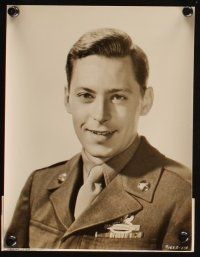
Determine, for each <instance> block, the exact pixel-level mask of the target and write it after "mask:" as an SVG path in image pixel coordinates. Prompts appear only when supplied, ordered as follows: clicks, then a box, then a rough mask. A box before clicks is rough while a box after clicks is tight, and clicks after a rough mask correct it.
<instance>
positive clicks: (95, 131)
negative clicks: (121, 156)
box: [86, 129, 116, 136]
mask: <svg viewBox="0 0 200 257" xmlns="http://www.w3.org/2000/svg"><path fill="white" fill-rule="evenodd" d="M86 130H87V131H89V132H91V133H93V134H95V135H99V136H111V135H113V134H114V133H115V132H116V130H113V131H109V130H106V131H99V130H92V129H86Z"/></svg>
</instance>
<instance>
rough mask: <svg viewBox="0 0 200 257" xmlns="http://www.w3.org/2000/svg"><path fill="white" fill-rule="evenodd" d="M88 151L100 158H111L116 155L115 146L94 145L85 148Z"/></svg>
mask: <svg viewBox="0 0 200 257" xmlns="http://www.w3.org/2000/svg"><path fill="white" fill-rule="evenodd" d="M85 150H86V152H87V153H89V154H90V155H91V156H92V157H95V158H100V159H110V158H112V157H113V156H114V155H115V150H114V149H113V148H108V147H105V146H101V145H100V146H99V145H98V146H94V147H87V148H85Z"/></svg>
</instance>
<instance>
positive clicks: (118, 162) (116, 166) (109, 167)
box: [81, 135, 140, 186]
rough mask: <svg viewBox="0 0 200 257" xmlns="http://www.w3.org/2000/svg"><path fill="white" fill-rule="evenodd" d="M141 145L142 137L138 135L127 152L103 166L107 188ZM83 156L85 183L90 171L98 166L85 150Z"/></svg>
mask: <svg viewBox="0 0 200 257" xmlns="http://www.w3.org/2000/svg"><path fill="white" fill-rule="evenodd" d="M139 144H140V136H139V135H136V138H135V139H134V141H133V143H132V144H131V145H130V146H129V147H128V148H127V149H126V150H124V151H123V152H121V153H119V154H118V155H116V156H114V157H113V158H111V159H109V160H107V161H106V162H105V163H102V164H101V166H102V169H103V174H104V180H105V185H106V186H107V185H108V184H109V183H110V182H111V181H112V180H113V179H114V178H115V177H116V176H117V174H118V173H120V172H121V170H122V169H123V168H124V167H125V166H126V164H127V163H128V162H129V161H130V159H131V158H132V157H133V155H134V153H135V152H136V150H137V148H138V146H139ZM81 154H82V159H83V177H84V179H83V181H84V182H85V180H86V179H87V177H88V175H89V173H90V170H91V169H92V168H93V167H95V166H97V165H96V164H94V163H93V162H92V161H91V160H89V158H88V157H87V155H86V153H85V151H84V149H83V150H82V153H81Z"/></svg>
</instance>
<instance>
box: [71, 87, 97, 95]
mask: <svg viewBox="0 0 200 257" xmlns="http://www.w3.org/2000/svg"><path fill="white" fill-rule="evenodd" d="M79 90H84V91H87V92H89V93H93V94H95V93H96V92H95V91H94V90H92V89H90V88H88V87H77V88H76V89H75V91H79Z"/></svg>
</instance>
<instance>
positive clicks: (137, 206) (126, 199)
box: [64, 137, 165, 237]
mask: <svg viewBox="0 0 200 257" xmlns="http://www.w3.org/2000/svg"><path fill="white" fill-rule="evenodd" d="M164 158H165V157H164V156H163V155H162V154H160V153H159V152H158V151H157V150H156V149H155V148H153V147H152V146H151V145H149V144H148V142H147V140H146V139H145V138H144V137H142V140H141V143H140V145H139V147H138V149H137V151H136V153H135V155H134V157H133V158H132V159H131V161H130V162H129V163H128V164H127V165H126V167H125V168H124V169H123V171H122V172H121V173H120V174H119V175H118V176H116V177H115V178H114V179H113V180H112V182H111V183H110V184H109V185H108V186H107V187H106V188H105V189H104V190H103V191H102V192H101V193H100V194H99V196H98V197H97V198H96V200H95V201H94V202H93V203H92V204H91V205H90V207H88V209H86V210H85V212H84V213H83V214H82V215H81V216H80V217H79V218H78V219H77V220H75V221H74V222H73V223H72V225H71V226H70V227H69V228H68V230H67V232H66V233H65V235H64V237H67V236H69V235H71V234H73V233H75V232H77V231H80V230H83V229H87V228H89V227H92V226H96V225H99V224H103V223H106V222H109V221H111V220H114V219H117V218H120V217H122V216H124V215H126V214H130V213H133V214H134V213H137V212H139V211H140V210H142V208H143V207H142V204H141V203H140V198H142V199H144V200H146V201H148V202H151V201H152V199H153V195H154V192H155V190H156V186H157V184H158V181H159V178H160V176H161V173H162V165H163V160H164ZM142 181H146V182H148V183H149V184H150V187H149V190H148V191H145V192H143V191H141V190H140V189H139V188H138V183H140V182H142Z"/></svg>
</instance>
